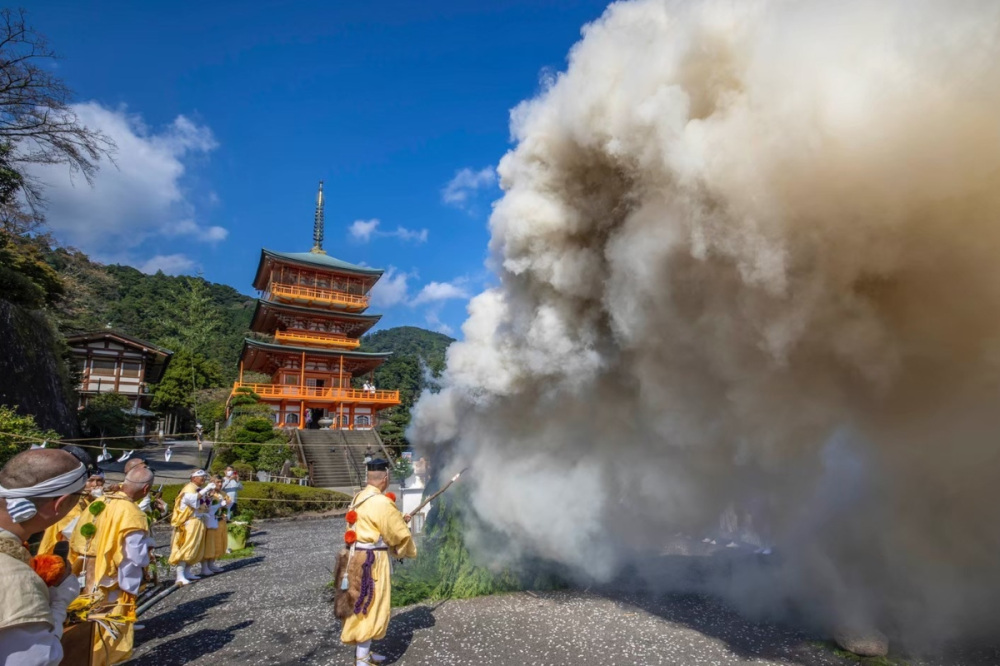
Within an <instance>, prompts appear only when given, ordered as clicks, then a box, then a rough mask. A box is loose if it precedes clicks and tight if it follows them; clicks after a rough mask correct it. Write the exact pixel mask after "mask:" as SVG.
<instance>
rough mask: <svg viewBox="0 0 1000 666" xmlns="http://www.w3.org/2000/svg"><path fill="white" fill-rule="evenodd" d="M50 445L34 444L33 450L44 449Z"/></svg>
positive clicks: (43, 443)
mask: <svg viewBox="0 0 1000 666" xmlns="http://www.w3.org/2000/svg"><path fill="white" fill-rule="evenodd" d="M47 445H48V442H42V443H41V444H32V445H31V448H32V449H44V448H45V447H46V446H47Z"/></svg>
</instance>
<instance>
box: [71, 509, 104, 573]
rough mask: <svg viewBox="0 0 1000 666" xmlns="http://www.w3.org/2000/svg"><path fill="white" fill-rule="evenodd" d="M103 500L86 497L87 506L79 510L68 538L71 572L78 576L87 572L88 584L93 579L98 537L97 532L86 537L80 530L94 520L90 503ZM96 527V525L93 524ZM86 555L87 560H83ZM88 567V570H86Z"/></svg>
mask: <svg viewBox="0 0 1000 666" xmlns="http://www.w3.org/2000/svg"><path fill="white" fill-rule="evenodd" d="M98 500H100V501H104V498H103V497H101V498H94V497H88V498H86V502H87V506H86V507H85V508H83V509H81V510H80V520H78V521H76V527H74V528H73V535H72V536H71V537H70V538H69V563H70V566H71V567H72V569H73V573H74V574H75V575H77V576H79V575H80V574H82V573H85V572H86V573H87V584H88V585H90V584H91V583H92V582H93V581H92V579H91V575H92V572H93V562H94V561H93V559H89V558H93V557H94V556H95V555H96V554H97V540H98V539H99V538H100V535H99V534H95V535H94V536H93V537H92V538H90V539H88V538H87V537H85V536H83V534H82V532H81V530H82V529H83V526H84V525H89V524H91V523H93V522H94V520H95V516H94V514H92V513H91V512H90V505H91V504H93V503H94V502H95V501H98ZM95 527H96V525H95ZM84 557H87V558H88V559H87V560H84ZM87 569H89V571H86V570H87Z"/></svg>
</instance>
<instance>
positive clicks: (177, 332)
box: [166, 277, 222, 355]
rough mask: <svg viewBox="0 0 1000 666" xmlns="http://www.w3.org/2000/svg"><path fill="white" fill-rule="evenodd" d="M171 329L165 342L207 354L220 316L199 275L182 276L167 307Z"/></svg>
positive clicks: (220, 325)
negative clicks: (176, 294)
mask: <svg viewBox="0 0 1000 666" xmlns="http://www.w3.org/2000/svg"><path fill="white" fill-rule="evenodd" d="M168 314H169V323H168V326H170V328H171V333H170V335H169V338H168V340H167V341H166V343H167V345H168V346H173V347H176V348H178V349H187V350H189V351H192V352H195V353H196V354H202V355H207V354H209V353H210V350H211V348H212V346H213V341H214V339H215V336H216V335H218V333H219V331H220V330H221V329H222V317H220V316H219V311H218V309H217V308H216V306H215V303H213V301H212V293H211V292H210V291H209V290H208V286H207V285H206V283H205V280H204V279H202V278H201V277H197V278H193V277H187V278H185V284H184V288H183V291H182V293H181V294H180V295H179V298H177V299H176V300H174V301H172V302H171V304H170V307H169V309H168Z"/></svg>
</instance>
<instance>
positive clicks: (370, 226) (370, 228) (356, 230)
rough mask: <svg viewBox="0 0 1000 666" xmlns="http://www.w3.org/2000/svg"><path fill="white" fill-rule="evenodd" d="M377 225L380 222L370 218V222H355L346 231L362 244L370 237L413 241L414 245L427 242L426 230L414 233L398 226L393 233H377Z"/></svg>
mask: <svg viewBox="0 0 1000 666" xmlns="http://www.w3.org/2000/svg"><path fill="white" fill-rule="evenodd" d="M379 224H381V222H379V220H378V219H375V218H372V219H371V220H355V221H354V223H353V224H352V225H351V226H350V227H348V229H347V230H348V232H349V233H350V234H351V238H353V239H354V240H356V241H360V242H362V243H367V242H368V241H370V240H371V239H372V236H381V237H389V236H395V237H396V238H398V239H399V240H401V241H413V242H415V243H426V242H427V235H428V233H429V232H428V231H427V229H421V230H420V231H416V230H414V229H407V228H406V227H401V226H400V227H396V230H395V231H379V230H378V225H379Z"/></svg>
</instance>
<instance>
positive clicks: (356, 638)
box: [340, 486, 417, 643]
mask: <svg viewBox="0 0 1000 666" xmlns="http://www.w3.org/2000/svg"><path fill="white" fill-rule="evenodd" d="M369 496H372V497H371V499H369V500H367V501H365V502H364V503H363V504H361V505H360V506H358V508H357V509H355V510H356V511H357V513H358V522H357V523H355V525H354V531H355V532H356V533H357V535H358V543H375V542H377V541H378V540H379V537H382V541H384V542H385V544H386V545H387V546H389V551H388V552H387V551H384V550H380V551H376V552H375V564H374V565H373V566H372V579H373V580H374V581H375V598H374V599H373V600H372V603H371V606H370V607H369V608H368V613H367V614H366V615H361V614H357V615H351V616H350V617H348V618H347V619H346V620H345V621H344V630H343V631H342V632H341V634H340V640H341V641H343V642H344V643H363V642H365V641H368V640H378V639H380V638H383V637H385V632H386V630H387V629H388V628H389V615H390V614H391V612H392V604H391V600H390V594H391V580H390V571H391V570H390V567H389V558H390V557H392V558H395V559H401V558H404V557H416V556H417V546H416V544H414V543H413V537H412V536H411V535H410V528H409V527H408V526H407V525H406V522H405V521H404V520H403V514H401V513H400V512H399V509H397V508H396V504H395V503H394V502H393V501H392V500H390V499H389V498H388V497H386V496H385V495H383V494H382V493H381V491H379V489H378V488H376V487H374V486H368V487H366V488H365V489H364V490H362V491H361V492H360V493H358V494H357V495H356V496H355V497H354V505H357V504H358V503H359V502H360V500H364V498H366V497H369ZM366 555H367V553H365V552H364V551H361V550H355V551H354V557H365V556H366Z"/></svg>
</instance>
